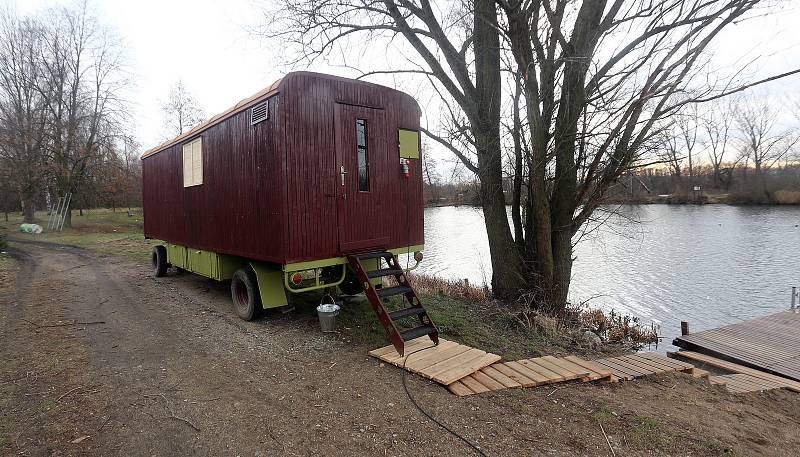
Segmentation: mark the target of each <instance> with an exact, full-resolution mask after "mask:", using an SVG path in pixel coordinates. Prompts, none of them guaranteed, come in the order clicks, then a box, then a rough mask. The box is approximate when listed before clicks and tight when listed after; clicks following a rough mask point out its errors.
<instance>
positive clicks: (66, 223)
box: [64, 205, 72, 227]
mask: <svg viewBox="0 0 800 457" xmlns="http://www.w3.org/2000/svg"><path fill="white" fill-rule="evenodd" d="M70 206H72V205H70ZM64 227H72V210H71V209H69V207H67V212H66V213H65V214H64Z"/></svg>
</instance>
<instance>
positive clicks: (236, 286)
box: [231, 267, 263, 321]
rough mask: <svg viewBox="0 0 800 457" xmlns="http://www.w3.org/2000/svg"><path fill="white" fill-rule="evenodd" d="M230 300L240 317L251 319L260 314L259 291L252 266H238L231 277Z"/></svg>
mask: <svg viewBox="0 0 800 457" xmlns="http://www.w3.org/2000/svg"><path fill="white" fill-rule="evenodd" d="M231 300H232V301H233V307H234V308H236V314H238V315H239V317H240V318H242V319H244V320H246V321H251V320H253V319H255V318H256V317H258V316H259V315H260V314H261V311H262V309H263V308H262V306H261V293H260V292H259V291H258V280H257V279H256V274H255V272H254V271H253V269H252V268H249V267H248V268H240V269H238V270H236V273H234V274H233V278H231Z"/></svg>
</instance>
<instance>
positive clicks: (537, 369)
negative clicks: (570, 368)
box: [518, 359, 566, 382]
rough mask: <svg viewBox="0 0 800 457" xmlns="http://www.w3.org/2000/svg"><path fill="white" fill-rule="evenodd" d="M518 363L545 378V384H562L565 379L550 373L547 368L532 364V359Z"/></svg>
mask: <svg viewBox="0 0 800 457" xmlns="http://www.w3.org/2000/svg"><path fill="white" fill-rule="evenodd" d="M518 362H519V363H521V364H522V365H524V366H525V368H528V369H529V370H531V371H535V372H537V373H539V374H541V375H542V376H544V377H545V378H547V382H562V381H565V380H566V378H564V376H562V375H560V374H558V373H556V372H554V371H551V370H550V369H549V368H547V367H544V366H542V365H539V364H538V363H536V362H534V361H533V360H532V359H525V360H518Z"/></svg>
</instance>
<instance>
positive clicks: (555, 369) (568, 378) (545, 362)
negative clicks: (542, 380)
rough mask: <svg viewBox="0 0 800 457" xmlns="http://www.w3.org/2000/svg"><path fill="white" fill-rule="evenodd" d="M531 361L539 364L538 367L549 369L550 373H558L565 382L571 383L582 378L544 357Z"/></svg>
mask: <svg viewBox="0 0 800 457" xmlns="http://www.w3.org/2000/svg"><path fill="white" fill-rule="evenodd" d="M529 360H530V361H531V362H533V363H535V364H537V365H541V366H543V367H545V368H547V369H548V370H550V371H552V372H554V373H558V374H559V375H560V376H562V377H563V378H564V380H565V381H571V380H573V379H578V378H580V376H578V375H577V374H576V373H573V372H571V371H569V370H567V369H565V368H562V367H560V366H558V365H557V364H554V363H553V362H551V361H549V360H547V359H546V358H544V357H536V358H533V359H529Z"/></svg>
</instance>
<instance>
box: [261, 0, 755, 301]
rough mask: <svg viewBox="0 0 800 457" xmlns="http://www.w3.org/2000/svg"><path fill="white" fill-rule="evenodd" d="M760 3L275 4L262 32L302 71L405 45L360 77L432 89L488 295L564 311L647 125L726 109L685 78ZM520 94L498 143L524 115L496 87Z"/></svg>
mask: <svg viewBox="0 0 800 457" xmlns="http://www.w3.org/2000/svg"><path fill="white" fill-rule="evenodd" d="M759 3H760V2H759V1H758V0H724V1H719V2H692V1H688V0H667V1H661V2H625V1H623V0H614V1H607V0H592V1H579V2H574V1H569V0H554V1H544V2H539V1H529V0H473V1H470V2H466V1H465V2H451V3H447V4H439V3H437V4H436V5H435V6H434V5H433V4H432V2H430V1H428V0H395V1H392V0H382V1H376V0H307V1H299V2H298V1H294V0H283V1H281V2H280V4H279V6H278V8H277V9H275V10H273V11H271V12H270V13H269V20H270V22H269V26H268V29H267V30H265V32H264V33H265V35H267V36H268V37H271V38H278V39H281V40H282V43H290V44H293V45H294V46H293V49H294V50H295V51H296V52H297V53H298V55H297V56H296V59H294V60H295V63H296V62H302V61H308V60H309V59H310V60H313V59H315V58H318V57H328V56H329V55H331V54H332V53H333V52H336V53H339V52H345V53H346V52H347V51H348V50H350V51H353V52H352V54H356V50H354V49H352V47H354V46H363V43H370V45H372V46H374V45H375V44H376V43H379V42H383V43H386V45H387V46H389V45H391V44H392V43H395V42H397V41H401V43H402V46H404V50H405V51H406V52H405V53H403V55H409V54H410V55H411V56H412V57H408V59H407V61H406V62H403V60H401V59H391V60H388V61H387V63H386V65H388V66H389V68H386V69H379V70H375V71H365V72H364V74H363V75H362V76H363V77H369V76H371V75H373V74H376V73H394V74H404V75H407V76H408V77H415V78H418V79H420V80H421V81H424V82H427V84H428V87H429V88H430V90H431V91H432V92H434V93H436V94H437V95H438V96H439V98H440V101H441V103H442V106H443V109H442V112H443V113H444V119H442V122H441V127H440V128H439V129H438V130H436V129H425V130H424V131H425V133H426V134H427V135H428V136H429V137H430V138H432V139H433V140H434V141H437V142H438V143H440V144H441V145H442V146H444V147H445V148H447V149H448V150H449V151H451V152H452V153H453V154H454V155H455V156H456V157H458V158H459V159H460V160H461V162H462V163H463V164H464V167H465V168H466V169H468V170H470V171H472V172H473V173H475V175H476V176H477V178H478V180H479V182H480V197H481V206H482V209H483V215H484V220H485V224H486V232H487V236H488V241H489V247H490V257H491V265H492V270H493V274H492V290H493V293H494V295H495V296H497V297H499V298H516V297H519V296H520V295H523V294H524V296H526V297H530V298H529V300H530V304H531V305H532V306H537V307H547V308H551V309H554V310H563V307H564V305H565V304H566V301H567V294H568V291H569V282H570V277H571V271H572V261H573V257H572V252H573V237H574V236H575V235H576V233H577V232H578V231H579V230H580V229H581V227H583V226H584V224H586V223H587V222H589V221H591V220H592V215H593V213H594V211H595V210H596V209H597V207H598V206H599V205H600V204H601V203H602V202H603V197H604V195H605V194H606V192H607V191H608V189H609V188H610V187H611V186H612V185H614V183H616V181H617V179H618V178H619V177H620V176H621V175H622V174H623V173H626V172H628V171H629V170H631V169H632V168H636V167H640V166H642V165H643V163H644V162H645V161H646V154H647V153H649V149H650V148H647V147H645V145H646V144H648V143H650V142H651V141H652V139H653V136H654V135H655V134H656V133H657V129H656V128H654V125H658V124H659V123H660V122H661V120H662V119H664V118H666V117H668V116H670V115H671V114H672V113H674V112H675V111H677V110H678V109H680V107H681V106H683V105H686V104H688V103H693V102H696V101H700V100H702V99H708V98H713V97H719V96H722V95H724V93H725V92H724V91H721V90H717V89H718V88H717V87H713V86H708V83H707V80H706V79H703V80H702V81H701V82H695V81H694V78H693V76H694V75H695V74H697V73H698V72H699V71H700V70H701V69H702V66H703V65H704V64H705V63H706V57H705V56H706V55H707V53H708V52H707V51H708V49H709V45H710V44H711V43H712V42H714V41H715V40H716V38H717V37H718V36H719V34H720V32H721V31H722V30H724V29H725V28H727V27H729V26H730V25H731V24H734V23H735V22H737V21H741V20H744V19H746V18H747V15H748V13H749V12H750V11H751V10H752V9H753V8H754V7H755V6H756V5H758V4H759ZM356 35H359V38H360V40H359V39H357V38H354V37H355V36H356ZM400 38H402V40H399V39H400ZM381 40H382V41H381ZM352 54H351V55H352ZM400 65H403V66H400ZM698 79H701V78H698ZM517 81H519V84H520V85H521V87H522V89H521V102H520V108H519V109H520V111H521V116H520V119H519V121H518V122H516V123H515V126H514V128H512V129H511V132H514V133H511V134H510V137H509V135H503V136H501V118H502V117H503V116H502V115H503V110H504V106H506V107H509V106H510V107H511V108H510V109H511V110H514V109H516V106H517V104H516V103H513V102H512V103H506V104H505V105H504V103H503V101H504V100H505V98H504V97H506V96H507V95H506V94H505V93H504V87H516V85H517V84H518V83H517ZM725 83H730V81H724V82H722V84H723V85H724V84H725ZM736 90H738V86H737V85H736V84H733V85H729V86H728V89H727V91H728V92H732V91H736ZM506 92H511V93H513V92H515V91H514V90H511V91H506ZM679 95H680V97H681V98H678V96H679ZM505 109H506V110H508V109H509V108H505ZM509 138H510V139H511V140H512V141H518V142H519V147H514V148H512V150H513V151H515V153H514V154H515V157H514V162H515V163H514V166H513V167H511V169H512V170H514V172H515V174H519V175H520V176H521V178H520V179H521V182H520V185H514V186H512V193H517V194H519V195H512V198H511V201H512V202H513V204H514V205H515V206H516V208H512V215H514V217H513V218H512V224H513V225H514V229H513V231H512V229H511V226H510V224H509V219H508V214H507V210H506V203H507V198H506V196H505V194H504V192H503V182H504V179H503V178H504V177H503V170H504V167H503V164H502V162H503V153H502V152H503V149H504V148H503V142H504V141H507V139H509ZM516 155H518V156H520V157H521V160H517V158H516ZM518 163H521V164H522V166H521V167H520V166H517V164H518ZM520 209H521V210H520ZM523 214H524V218H523V217H522V215H523ZM518 216H519V217H518ZM531 292H532V293H531Z"/></svg>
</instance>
